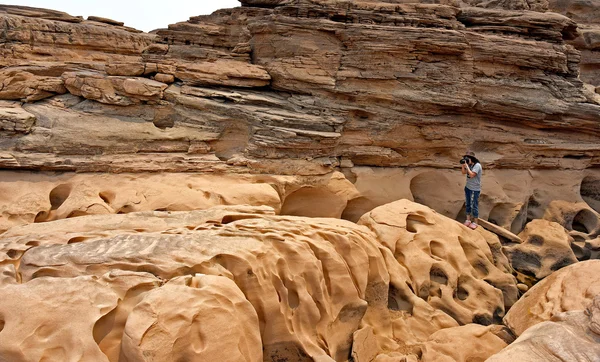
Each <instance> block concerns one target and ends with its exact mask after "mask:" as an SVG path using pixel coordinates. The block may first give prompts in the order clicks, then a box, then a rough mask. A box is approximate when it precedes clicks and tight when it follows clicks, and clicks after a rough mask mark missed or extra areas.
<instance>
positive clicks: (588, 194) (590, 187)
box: [579, 176, 600, 212]
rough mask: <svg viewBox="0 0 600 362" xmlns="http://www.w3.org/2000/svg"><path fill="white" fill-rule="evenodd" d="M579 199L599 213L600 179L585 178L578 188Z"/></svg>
mask: <svg viewBox="0 0 600 362" xmlns="http://www.w3.org/2000/svg"><path fill="white" fill-rule="evenodd" d="M579 193H580V194H581V198H582V199H583V200H584V201H585V202H587V204H588V205H590V207H591V208H592V209H594V210H595V211H596V212H600V177H593V176H587V177H584V178H583V180H582V181H581V186H580V188H579Z"/></svg>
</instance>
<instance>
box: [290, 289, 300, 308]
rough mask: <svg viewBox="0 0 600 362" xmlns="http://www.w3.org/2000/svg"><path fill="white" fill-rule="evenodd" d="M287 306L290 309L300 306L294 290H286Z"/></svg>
mask: <svg viewBox="0 0 600 362" xmlns="http://www.w3.org/2000/svg"><path fill="white" fill-rule="evenodd" d="M288 304H289V306H290V308H292V309H296V308H298V306H299V305H300V297H299V296H298V292H296V291H295V290H294V289H288Z"/></svg>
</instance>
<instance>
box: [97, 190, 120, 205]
mask: <svg viewBox="0 0 600 362" xmlns="http://www.w3.org/2000/svg"><path fill="white" fill-rule="evenodd" d="M98 196H99V197H100V198H101V199H102V201H104V202H105V203H106V204H108V205H110V204H112V203H113V201H115V197H116V195H115V193H114V192H112V191H102V192H100V193H99V194H98Z"/></svg>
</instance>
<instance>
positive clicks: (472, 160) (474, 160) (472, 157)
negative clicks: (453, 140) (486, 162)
mask: <svg viewBox="0 0 600 362" xmlns="http://www.w3.org/2000/svg"><path fill="white" fill-rule="evenodd" d="M463 157H464V158H466V159H468V160H469V166H471V165H474V164H476V163H477V162H478V161H477V158H476V157H475V152H473V151H467V152H466V153H465V155H464V156H463Z"/></svg>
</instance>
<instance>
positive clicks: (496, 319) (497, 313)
mask: <svg viewBox="0 0 600 362" xmlns="http://www.w3.org/2000/svg"><path fill="white" fill-rule="evenodd" d="M503 316H504V309H502V308H500V307H498V308H496V309H495V310H494V316H493V317H492V318H493V323H494V324H502V317H503Z"/></svg>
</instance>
